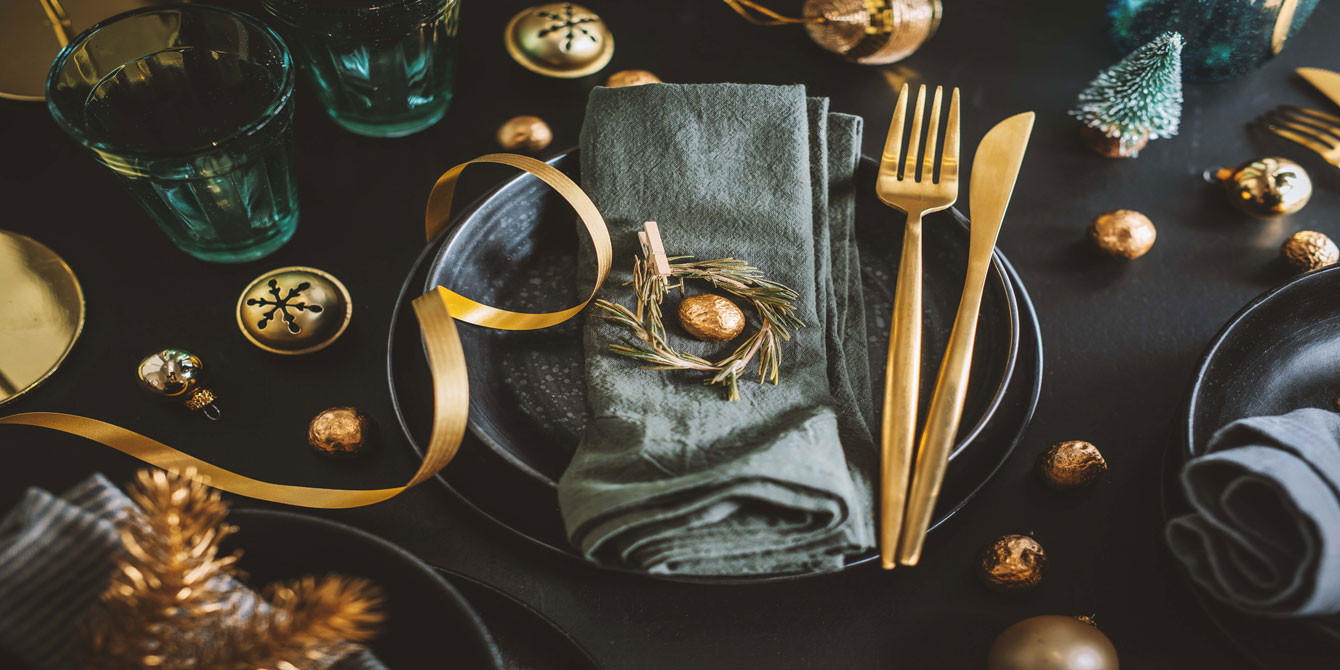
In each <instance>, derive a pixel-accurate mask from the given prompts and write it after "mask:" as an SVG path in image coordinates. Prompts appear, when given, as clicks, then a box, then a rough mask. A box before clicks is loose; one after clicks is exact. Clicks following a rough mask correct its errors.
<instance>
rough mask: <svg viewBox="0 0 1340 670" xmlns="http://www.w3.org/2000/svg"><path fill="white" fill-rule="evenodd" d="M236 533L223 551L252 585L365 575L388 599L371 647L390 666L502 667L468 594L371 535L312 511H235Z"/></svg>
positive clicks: (389, 544) (233, 513)
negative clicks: (236, 553)
mask: <svg viewBox="0 0 1340 670" xmlns="http://www.w3.org/2000/svg"><path fill="white" fill-rule="evenodd" d="M228 520H229V521H230V522H232V523H235V524H236V525H237V527H238V532H237V533H236V534H235V535H233V536H232V537H230V538H228V540H226V541H225V543H224V550H225V551H232V550H233V549H235V548H241V549H242V550H243V554H242V559H241V561H240V562H239V565H240V566H241V568H242V569H243V570H244V571H245V572H246V573H247V574H248V575H249V577H248V579H247V582H248V583H249V584H251V585H253V586H260V585H264V584H268V583H270V582H273V581H278V580H287V579H294V578H297V577H303V576H306V575H316V576H320V575H324V574H326V573H339V574H343V575H349V576H353V577H364V578H367V579H368V580H370V581H372V582H373V583H374V584H376V585H377V587H378V588H380V589H381V590H382V592H383V594H384V595H385V597H386V602H385V605H384V607H385V611H386V614H387V620H386V622H385V623H384V624H383V630H382V632H381V633H380V634H379V635H378V636H377V638H376V639H375V640H373V641H372V644H371V648H372V651H373V653H375V654H376V655H377V658H378V659H379V660H380V661H381V662H382V663H384V664H385V665H386V666H387V667H388V668H393V669H394V668H422V667H428V666H427V665H425V664H427V663H429V662H430V661H432V660H433V659H438V660H437V661H434V662H441V659H451V662H450V665H451V667H455V668H480V669H484V668H493V669H495V670H502V668H503V665H502V659H501V656H500V655H499V652H498V648H497V647H496V645H495V644H494V641H493V637H492V636H491V635H490V634H489V631H488V629H487V628H485V625H484V622H483V620H482V619H481V618H480V617H479V615H478V614H476V613H475V610H474V608H472V607H471V606H470V603H469V602H467V600H466V599H465V597H463V596H462V595H461V594H460V592H459V591H457V590H456V588H455V587H453V586H452V585H451V584H450V583H448V582H447V581H446V580H444V579H442V577H441V576H440V575H439V574H438V573H437V572H436V571H434V569H433V568H432V567H430V566H429V565H428V564H427V563H424V562H423V561H420V560H419V559H417V558H415V557H414V556H413V555H411V554H410V553H409V552H407V551H405V550H403V549H401V548H399V547H397V546H395V545H394V544H391V543H390V542H387V541H386V540H383V539H381V538H379V537H377V536H375V535H372V534H370V533H367V532H364V531H361V530H358V529H356V528H352V527H350V526H346V525H343V524H339V523H336V522H334V521H328V520H325V519H320V518H316V517H311V516H305V515H301V514H294V513H292V512H281V511H276V510H267V509H246V508H242V509H234V510H233V511H232V512H231V513H230V514H229V515H228Z"/></svg>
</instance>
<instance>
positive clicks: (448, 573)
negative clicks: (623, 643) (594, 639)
mask: <svg viewBox="0 0 1340 670" xmlns="http://www.w3.org/2000/svg"><path fill="white" fill-rule="evenodd" d="M429 565H430V566H431V567H432V568H433V570H435V571H437V572H438V573H439V574H441V575H442V576H443V578H444V579H448V580H453V579H459V580H461V581H463V582H469V583H470V584H472V585H474V586H477V587H479V588H481V589H484V590H486V591H488V592H490V593H493V594H494V595H496V596H498V597H500V598H503V599H505V600H507V601H508V602H511V603H513V604H515V605H517V606H518V607H520V608H522V609H523V610H525V611H526V612H527V613H529V614H530V615H531V616H533V617H535V618H536V619H538V620H539V621H541V622H542V623H544V624H545V625H546V626H548V627H549V628H550V629H551V630H553V631H554V632H555V633H558V635H559V636H560V637H562V638H563V639H564V640H567V642H568V644H570V645H572V648H573V650H575V651H576V652H577V653H579V654H581V656H582V657H583V658H585V659H586V660H587V661H588V662H590V664H591V667H593V668H599V667H601V665H600V662H599V661H597V660H596V657H595V656H592V655H591V651H590V650H589V649H587V648H586V646H585V645H583V644H582V643H581V641H580V640H578V639H577V638H575V637H573V636H572V634H571V633H569V632H568V631H566V630H564V629H563V627H562V626H560V625H558V622H556V621H554V620H553V619H551V618H549V617H548V616H546V615H545V614H544V612H541V611H540V610H537V609H535V608H534V607H531V606H530V604H528V603H527V602H526V601H524V600H522V599H520V598H518V597H516V596H514V595H512V594H510V593H508V592H507V591H504V590H502V589H501V588H499V587H497V586H494V585H493V584H490V583H488V582H486V581H484V580H482V579H479V578H477V577H471V576H470V575H467V574H465V573H463V572H458V571H456V570H452V569H451V568H444V567H442V566H440V565H435V564H432V563H430V564H429Z"/></svg>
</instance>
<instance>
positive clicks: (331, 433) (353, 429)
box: [307, 407, 372, 456]
mask: <svg viewBox="0 0 1340 670" xmlns="http://www.w3.org/2000/svg"><path fill="white" fill-rule="evenodd" d="M371 434H372V421H371V420H370V419H368V415H366V414H364V413H363V412H362V411H361V410H359V409H358V408H357V407H331V408H330V409H328V410H325V411H323V412H321V413H320V414H317V415H316V416H314V417H312V421H311V422H310V423H308V424H307V442H308V444H311V445H312V448H313V449H316V450H317V451H318V452H319V453H322V454H326V455H330V456H352V455H354V454H357V453H359V452H361V451H363V449H365V448H366V447H367V446H368V438H369V437H371Z"/></svg>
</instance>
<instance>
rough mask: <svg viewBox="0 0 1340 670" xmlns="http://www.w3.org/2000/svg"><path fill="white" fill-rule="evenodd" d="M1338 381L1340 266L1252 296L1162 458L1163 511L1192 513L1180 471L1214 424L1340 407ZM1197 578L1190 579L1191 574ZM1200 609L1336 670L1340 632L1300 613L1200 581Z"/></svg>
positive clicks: (1274, 648) (1275, 650)
mask: <svg viewBox="0 0 1340 670" xmlns="http://www.w3.org/2000/svg"><path fill="white" fill-rule="evenodd" d="M1336 380H1340V266H1338V267H1331V268H1328V269H1325V270H1319V271H1317V272H1310V273H1308V274H1305V275H1302V276H1300V277H1298V278H1297V279H1294V280H1292V281H1290V282H1288V283H1286V284H1284V285H1282V286H1280V287H1278V288H1275V289H1272V290H1270V291H1267V292H1266V293H1264V294H1262V295H1261V296H1260V297H1258V298H1256V299H1255V300H1253V301H1252V302H1251V303H1249V304H1248V305H1247V306H1246V307H1244V308H1243V309H1242V310H1241V311H1239V312H1238V313H1237V314H1236V315H1234V316H1233V318H1232V319H1229V321H1228V323H1227V324H1225V325H1224V327H1223V328H1222V329H1221V330H1220V331H1219V334H1218V335H1216V336H1215V338H1214V339H1213V340H1212V341H1211V344H1210V346H1209V348H1208V349H1207V350H1206V352H1205V354H1204V356H1203V357H1202V358H1201V362H1200V365H1199V366H1198V367H1197V370H1196V377H1195V381H1194V383H1193V384H1192V388H1191V396H1190V398H1189V400H1188V401H1187V408H1186V423H1185V425H1183V426H1181V427H1180V428H1179V432H1180V433H1181V434H1180V435H1179V436H1178V439H1177V440H1175V441H1174V447H1173V449H1172V450H1171V451H1169V452H1168V454H1167V455H1166V456H1165V458H1164V465H1165V468H1164V475H1165V476H1164V487H1163V488H1164V516H1165V518H1172V517H1173V516H1176V515H1181V514H1185V513H1186V512H1188V511H1190V506H1189V504H1188V503H1187V501H1186V498H1185V496H1184V495H1183V493H1182V488H1181V484H1180V481H1179V479H1178V473H1179V472H1180V471H1181V468H1182V465H1183V464H1184V463H1186V461H1187V459H1189V458H1191V457H1193V456H1196V455H1198V454H1201V453H1203V452H1204V450H1205V446H1206V444H1207V443H1208V442H1209V440H1210V437H1211V436H1212V435H1213V434H1214V432H1215V431H1217V430H1219V429H1220V428H1222V427H1223V426H1224V425H1226V424H1228V423H1230V422H1232V421H1235V420H1237V419H1241V418H1244V417H1249V416H1261V415H1271V414H1284V413H1286V412H1290V411H1292V410H1295V409H1299V408H1302V407H1320V408H1325V409H1334V408H1335V406H1334V405H1333V404H1332V403H1334V402H1335V397H1336V395H1337V390H1336V389H1337V386H1336ZM1188 580H1189V578H1188ZM1189 586H1190V588H1191V589H1192V591H1193V592H1195V595H1196V599H1197V600H1198V601H1200V604H1201V606H1202V608H1203V609H1204V610H1205V612H1206V613H1207V614H1208V615H1209V616H1210V618H1211V619H1212V620H1213V621H1214V623H1215V625H1216V626H1218V627H1219V628H1220V629H1221V630H1222V631H1223V632H1224V634H1225V635H1226V636H1227V637H1228V638H1229V639H1230V640H1232V641H1233V643H1234V644H1235V645H1237V646H1238V647H1239V649H1240V650H1241V651H1242V652H1243V653H1244V654H1245V655H1247V656H1248V657H1249V658H1251V659H1253V660H1254V661H1255V662H1256V663H1257V664H1258V665H1261V666H1262V667H1267V668H1272V669H1277V670H1311V669H1313V668H1317V669H1320V668H1328V669H1330V668H1335V667H1336V659H1337V658H1340V640H1336V639H1335V638H1332V637H1330V636H1327V635H1326V634H1324V633H1321V632H1319V631H1317V630H1316V629H1315V628H1313V627H1311V626H1309V625H1308V624H1307V623H1305V622H1302V621H1300V620H1297V619H1292V620H1290V619H1266V618H1261V617H1251V616H1247V615H1244V614H1242V613H1240V612H1238V611H1236V610H1233V609H1232V608H1229V607H1226V606H1224V605H1222V604H1220V603H1218V602H1217V601H1215V600H1213V599H1212V598H1210V597H1209V596H1207V595H1206V594H1204V593H1203V592H1201V591H1200V590H1199V589H1197V588H1196V587H1195V585H1194V584H1190V585H1189Z"/></svg>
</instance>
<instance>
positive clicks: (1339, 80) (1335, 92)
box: [1295, 67, 1340, 105]
mask: <svg viewBox="0 0 1340 670" xmlns="http://www.w3.org/2000/svg"><path fill="white" fill-rule="evenodd" d="M1295 72H1297V73H1298V74H1299V75H1300V76H1302V77H1303V78H1304V79H1306V80H1307V81H1308V83H1309V84H1312V85H1313V86H1316V87H1317V90H1318V91H1321V92H1322V93H1324V94H1325V95H1326V97H1328V98H1330V99H1331V102H1334V103H1335V104H1336V105H1340V74H1337V73H1335V72H1331V71H1330V70H1323V69H1321V68H1319V67H1300V68H1298V69H1297V70H1295Z"/></svg>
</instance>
